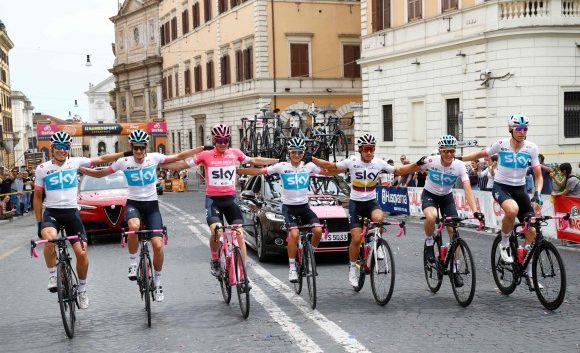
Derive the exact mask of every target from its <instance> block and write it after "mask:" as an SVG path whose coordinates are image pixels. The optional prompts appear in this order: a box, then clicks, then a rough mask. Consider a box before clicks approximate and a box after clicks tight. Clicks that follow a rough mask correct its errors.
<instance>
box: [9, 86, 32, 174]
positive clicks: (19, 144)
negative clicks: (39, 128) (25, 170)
mask: <svg viewBox="0 0 580 353" xmlns="http://www.w3.org/2000/svg"><path fill="white" fill-rule="evenodd" d="M11 98H12V122H13V125H12V128H13V129H14V143H15V144H14V160H15V165H16V166H24V165H26V158H25V153H28V152H34V150H35V149H36V131H35V130H34V129H33V125H34V124H33V123H32V111H33V110H34V107H33V106H32V103H31V102H30V100H29V99H28V98H27V97H26V96H25V95H24V93H22V92H20V91H12V96H11Z"/></svg>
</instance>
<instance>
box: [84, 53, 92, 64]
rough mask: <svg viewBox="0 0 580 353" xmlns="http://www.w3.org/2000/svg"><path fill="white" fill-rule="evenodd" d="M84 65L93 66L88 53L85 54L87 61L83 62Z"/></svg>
mask: <svg viewBox="0 0 580 353" xmlns="http://www.w3.org/2000/svg"><path fill="white" fill-rule="evenodd" d="M85 66H93V64H91V56H90V55H89V54H87V62H86V63H85Z"/></svg>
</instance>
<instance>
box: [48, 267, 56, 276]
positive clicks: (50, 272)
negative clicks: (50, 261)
mask: <svg viewBox="0 0 580 353" xmlns="http://www.w3.org/2000/svg"><path fill="white" fill-rule="evenodd" d="M48 277H56V266H54V267H50V268H49V269H48Z"/></svg>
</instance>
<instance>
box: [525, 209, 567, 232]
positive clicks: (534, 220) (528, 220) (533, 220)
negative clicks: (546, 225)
mask: <svg viewBox="0 0 580 353" xmlns="http://www.w3.org/2000/svg"><path fill="white" fill-rule="evenodd" d="M550 219H554V220H556V219H561V220H563V221H566V223H565V224H564V228H562V230H564V229H566V228H568V227H569V226H570V213H566V214H565V215H564V216H541V217H535V216H527V217H525V218H524V223H521V224H516V225H514V229H515V228H517V227H520V226H521V227H522V230H521V232H522V233H525V232H527V231H528V229H530V224H532V225H533V226H534V227H539V226H540V225H541V223H542V222H545V221H548V220H550Z"/></svg>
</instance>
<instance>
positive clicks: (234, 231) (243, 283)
mask: <svg viewBox="0 0 580 353" xmlns="http://www.w3.org/2000/svg"><path fill="white" fill-rule="evenodd" d="M250 226H251V227H255V226H254V224H252V223H250V224H232V225H225V226H218V227H216V228H215V230H214V237H215V238H214V239H215V241H216V242H217V241H219V236H218V233H219V231H222V233H223V236H222V241H221V244H220V247H219V263H220V275H219V276H218V281H219V282H220V288H221V292H222V296H223V298H224V301H225V302H226V304H229V303H230V300H231V298H232V287H235V288H236V293H237V296H238V301H239V303H240V310H241V311H242V317H243V318H244V319H247V318H248V316H249V315H250V289H251V287H250V281H249V279H248V276H247V272H246V264H245V261H244V257H243V256H242V251H241V250H240V246H239V245H238V237H237V235H238V234H240V228H242V227H250Z"/></svg>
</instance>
